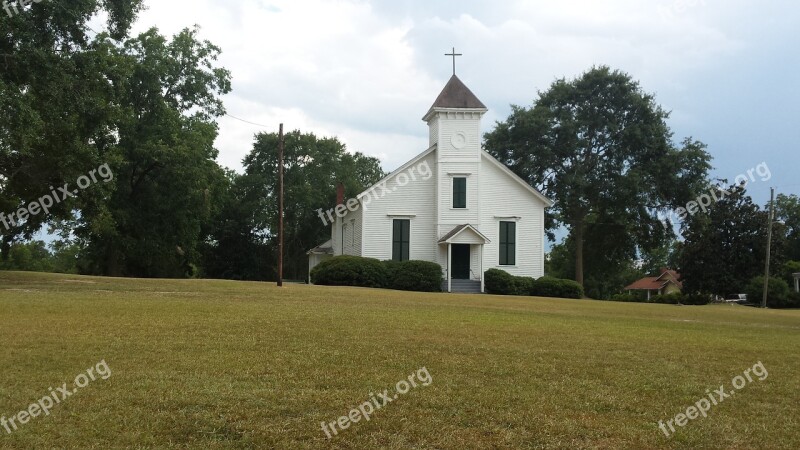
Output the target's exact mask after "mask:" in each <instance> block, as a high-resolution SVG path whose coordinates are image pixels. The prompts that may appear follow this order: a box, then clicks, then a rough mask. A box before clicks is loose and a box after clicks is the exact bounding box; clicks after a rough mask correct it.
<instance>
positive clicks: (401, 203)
mask: <svg viewBox="0 0 800 450" xmlns="http://www.w3.org/2000/svg"><path fill="white" fill-rule="evenodd" d="M423 163H427V164H428V166H429V167H430V169H431V173H432V174H433V175H432V176H431V177H430V178H429V179H428V180H423V179H421V178H420V177H419V175H417V181H411V182H409V183H408V184H407V185H405V186H402V187H401V186H399V185H398V184H397V179H396V178H390V179H389V181H388V183H387V184H386V187H387V188H388V189H389V190H390V191H392V192H387V193H386V194H385V195H384V197H382V198H373V199H372V200H371V202H369V204H368V205H367V206H366V208H365V209H364V211H363V232H362V233H363V237H364V238H363V249H364V252H363V254H362V256H365V257H368V258H378V259H380V260H386V259H391V258H392V223H393V220H394V219H409V220H410V221H411V230H410V235H409V258H411V259H417V260H424V261H436V249H437V245H436V241H437V240H438V236H437V234H436V181H435V180H436V170H437V168H436V152H431V153H430V154H428V155H427V156H426V157H425V158H423V159H421V160H420V161H419V162H417V163H416V164H414V165H413V166H411V167H416V166H418V165H420V164H423ZM417 173H418V172H417ZM395 189H396V190H395ZM375 192H376V193H377V194H378V195H380V193H381V190H380V189H377V190H376V191H375ZM362 200H364V199H362Z"/></svg>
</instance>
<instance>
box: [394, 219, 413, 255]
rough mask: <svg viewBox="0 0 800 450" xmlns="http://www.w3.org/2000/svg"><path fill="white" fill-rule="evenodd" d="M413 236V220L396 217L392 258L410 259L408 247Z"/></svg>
mask: <svg viewBox="0 0 800 450" xmlns="http://www.w3.org/2000/svg"><path fill="white" fill-rule="evenodd" d="M410 237H411V221H410V220H408V219H395V220H394V223H393V231H392V259H393V260H395V261H408V259H409V257H408V249H409V243H410Z"/></svg>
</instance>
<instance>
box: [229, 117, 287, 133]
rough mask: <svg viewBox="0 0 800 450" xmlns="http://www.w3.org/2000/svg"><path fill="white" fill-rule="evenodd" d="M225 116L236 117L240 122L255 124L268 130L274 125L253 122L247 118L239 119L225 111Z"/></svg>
mask: <svg viewBox="0 0 800 450" xmlns="http://www.w3.org/2000/svg"><path fill="white" fill-rule="evenodd" d="M225 116H227V117H230V118H231V119H236V120H238V121H240V122H244V123H247V124H250V125H255V126H257V127H261V128H266V129H268V130H272V129H274V128H275V127H274V126H269V125H264V124H261V123H255V122H251V121H249V120H244V119H240V118H238V117H236V116H232V115H230V114H228V113H225Z"/></svg>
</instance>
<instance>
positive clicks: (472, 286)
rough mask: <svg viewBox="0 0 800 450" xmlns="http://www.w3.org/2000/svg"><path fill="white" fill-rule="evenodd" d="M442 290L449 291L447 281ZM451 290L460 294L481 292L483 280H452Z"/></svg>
mask: <svg viewBox="0 0 800 450" xmlns="http://www.w3.org/2000/svg"><path fill="white" fill-rule="evenodd" d="M442 290H443V291H445V292H447V282H444V283H443V285H442ZM451 292H454V293H459V294H480V293H481V282H480V281H474V280H452V282H451Z"/></svg>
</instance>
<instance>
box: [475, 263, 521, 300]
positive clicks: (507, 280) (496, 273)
mask: <svg viewBox="0 0 800 450" xmlns="http://www.w3.org/2000/svg"><path fill="white" fill-rule="evenodd" d="M483 276H484V282H483V283H484V286H485V288H486V292H488V293H490V294H497V295H524V294H520V293H519V292H518V289H517V283H516V278H519V277H515V276H514V275H511V274H510V273H508V272H506V271H504V270H499V269H489V270H487V271H486V272H485V273H484V274H483Z"/></svg>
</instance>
